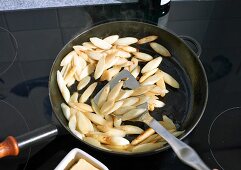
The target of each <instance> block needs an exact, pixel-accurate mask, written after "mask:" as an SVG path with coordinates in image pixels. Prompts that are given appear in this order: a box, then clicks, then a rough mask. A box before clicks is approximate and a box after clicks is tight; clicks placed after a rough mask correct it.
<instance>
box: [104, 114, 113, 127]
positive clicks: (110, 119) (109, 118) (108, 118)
mask: <svg viewBox="0 0 241 170" xmlns="http://www.w3.org/2000/svg"><path fill="white" fill-rule="evenodd" d="M105 120H106V121H107V123H106V126H109V127H113V125H114V117H113V116H112V115H105Z"/></svg>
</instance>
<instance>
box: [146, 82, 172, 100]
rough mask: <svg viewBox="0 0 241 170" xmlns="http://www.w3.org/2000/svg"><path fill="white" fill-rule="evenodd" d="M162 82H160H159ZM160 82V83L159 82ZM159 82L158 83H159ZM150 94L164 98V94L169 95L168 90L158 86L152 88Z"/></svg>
mask: <svg viewBox="0 0 241 170" xmlns="http://www.w3.org/2000/svg"><path fill="white" fill-rule="evenodd" d="M159 81H160V80H159ZM159 81H158V82H159ZM158 82H157V83H158ZM150 92H151V93H154V94H156V95H161V96H162V94H166V93H168V90H167V89H162V88H161V87H160V86H156V87H154V88H152V89H151V90H150Z"/></svg>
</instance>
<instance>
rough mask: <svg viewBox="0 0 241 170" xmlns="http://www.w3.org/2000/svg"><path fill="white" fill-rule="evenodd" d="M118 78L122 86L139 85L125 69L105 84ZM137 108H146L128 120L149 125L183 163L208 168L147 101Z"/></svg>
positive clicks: (203, 168) (97, 97)
mask: <svg viewBox="0 0 241 170" xmlns="http://www.w3.org/2000/svg"><path fill="white" fill-rule="evenodd" d="M120 80H124V85H123V87H124V88H129V89H135V88H137V87H139V86H140V84H139V82H138V81H137V80H136V79H135V77H133V76H132V74H131V73H130V72H129V71H127V70H122V71H121V72H120V73H119V74H117V75H116V76H115V77H114V78H113V79H112V80H111V81H110V82H109V83H108V84H107V85H110V88H111V89H112V88H113V87H114V86H115V85H116V84H117V83H118V82H119V81H120ZM107 85H106V86H107ZM106 86H105V87H106ZM105 87H103V88H102V89H101V90H100V91H99V92H98V93H97V95H96V96H95V97H94V102H95V103H97V102H98V99H99V96H100V94H101V93H102V91H103V89H104V88H105ZM138 108H146V111H145V112H143V113H142V114H141V115H140V116H139V117H137V118H134V119H132V120H130V121H140V122H144V123H146V124H147V125H148V126H149V127H151V128H152V129H154V130H155V131H156V132H157V133H158V134H159V135H160V136H161V137H162V138H163V139H165V140H166V141H167V143H169V145H170V146H171V147H172V149H173V151H174V152H175V153H176V155H177V156H178V158H179V159H180V160H182V161H183V162H184V163H185V164H187V165H189V166H191V167H193V168H194V169H196V170H209V168H208V167H207V165H205V163H204V162H203V161H202V160H201V158H200V157H199V156H198V154H197V153H196V151H195V150H194V149H193V148H191V147H190V146H188V145H187V144H186V143H184V142H182V141H181V140H179V139H177V138H176V137H175V136H173V135H172V134H171V133H170V132H168V131H167V130H166V129H165V128H164V127H163V126H162V125H161V124H160V123H159V122H158V121H157V120H155V119H154V118H153V117H152V116H151V115H150V114H149V112H148V109H147V103H144V104H142V105H139V106H138ZM114 116H115V115H114Z"/></svg>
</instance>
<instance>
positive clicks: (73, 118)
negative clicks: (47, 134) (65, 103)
mask: <svg viewBox="0 0 241 170" xmlns="http://www.w3.org/2000/svg"><path fill="white" fill-rule="evenodd" d="M76 125H77V120H76V116H75V115H72V116H70V118H69V123H68V126H69V129H70V130H71V131H74V130H75V129H76Z"/></svg>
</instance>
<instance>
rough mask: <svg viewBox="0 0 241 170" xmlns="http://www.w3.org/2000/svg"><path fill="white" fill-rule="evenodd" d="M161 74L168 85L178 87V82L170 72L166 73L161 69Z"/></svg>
mask: <svg viewBox="0 0 241 170" xmlns="http://www.w3.org/2000/svg"><path fill="white" fill-rule="evenodd" d="M161 74H162V76H163V79H164V81H165V83H167V84H169V85H170V86H172V87H174V88H179V87H180V85H179V83H178V82H177V81H176V80H175V79H174V78H173V77H172V76H171V75H170V74H167V73H165V72H164V71H161Z"/></svg>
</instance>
